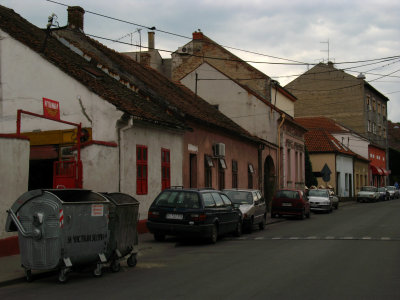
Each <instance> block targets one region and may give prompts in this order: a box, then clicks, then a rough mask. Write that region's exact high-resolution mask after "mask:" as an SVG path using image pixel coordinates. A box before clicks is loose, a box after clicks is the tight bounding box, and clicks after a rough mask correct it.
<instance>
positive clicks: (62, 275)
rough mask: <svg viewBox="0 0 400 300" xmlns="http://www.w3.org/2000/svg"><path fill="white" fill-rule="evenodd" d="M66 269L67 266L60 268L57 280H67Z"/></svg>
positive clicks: (61, 281)
mask: <svg viewBox="0 0 400 300" xmlns="http://www.w3.org/2000/svg"><path fill="white" fill-rule="evenodd" d="M68 271H69V270H68V269H67V268H62V269H61V270H60V273H58V282H60V283H66V282H67V281H68Z"/></svg>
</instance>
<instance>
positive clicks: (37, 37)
mask: <svg viewBox="0 0 400 300" xmlns="http://www.w3.org/2000/svg"><path fill="white" fill-rule="evenodd" d="M0 29H1V30H3V31H5V32H7V33H8V34H9V35H10V36H12V37H13V38H14V39H16V40H18V41H19V42H21V43H22V44H24V45H26V46H27V47H29V48H30V49H32V50H33V51H35V52H37V53H38V54H39V55H41V56H42V57H43V58H44V59H46V60H48V61H49V62H50V63H52V64H53V65H55V66H56V67H58V68H59V69H60V70H62V71H63V72H65V73H66V74H68V75H69V76H71V77H72V78H74V79H76V80H77V81H79V82H81V83H82V84H83V85H85V86H86V87H87V88H88V89H89V90H91V91H92V92H93V93H95V94H97V95H99V96H100V97H101V98H103V99H104V100H106V101H108V102H110V103H111V104H113V105H114V106H115V107H116V108H118V109H120V110H121V111H124V112H126V113H129V114H131V115H133V116H135V117H137V118H139V119H141V120H144V121H148V122H152V123H157V124H163V125H165V126H169V127H175V128H176V127H180V128H182V127H183V126H184V124H183V123H182V122H181V121H179V119H177V118H175V117H174V116H171V115H170V114H168V113H167V112H166V111H165V109H163V108H161V107H160V106H157V105H154V104H153V103H151V102H149V101H147V100H146V98H145V97H143V96H140V95H139V94H137V93H135V92H133V91H132V90H131V89H129V88H127V87H124V86H123V85H121V84H120V83H118V82H117V81H115V80H114V79H112V78H111V77H109V76H106V75H105V74H104V73H103V72H99V69H98V68H97V66H96V65H95V64H94V63H93V62H89V61H87V60H86V59H84V58H83V57H81V56H80V55H78V54H76V53H74V52H73V51H71V50H69V49H68V48H67V47H65V46H64V45H63V44H61V43H60V42H59V41H58V40H57V39H55V38H53V37H51V36H50V37H49V38H48V39H47V42H46V44H45V47H43V46H44V41H45V38H46V31H45V30H42V29H40V28H38V27H36V26H34V25H32V24H31V23H29V22H28V21H26V20H25V19H23V18H22V17H21V16H19V15H18V14H16V13H15V12H14V11H13V10H11V9H8V8H6V7H4V6H0Z"/></svg>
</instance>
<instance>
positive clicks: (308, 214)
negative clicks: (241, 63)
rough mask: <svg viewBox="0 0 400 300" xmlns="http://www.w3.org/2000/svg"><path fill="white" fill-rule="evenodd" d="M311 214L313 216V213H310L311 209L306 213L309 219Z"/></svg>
mask: <svg viewBox="0 0 400 300" xmlns="http://www.w3.org/2000/svg"><path fill="white" fill-rule="evenodd" d="M310 216H311V214H310V211H308V213H306V217H307V219H309V218H310Z"/></svg>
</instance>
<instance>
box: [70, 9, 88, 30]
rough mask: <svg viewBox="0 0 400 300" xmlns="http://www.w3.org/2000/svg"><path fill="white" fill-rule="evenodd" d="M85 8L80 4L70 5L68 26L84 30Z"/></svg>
mask: <svg viewBox="0 0 400 300" xmlns="http://www.w3.org/2000/svg"><path fill="white" fill-rule="evenodd" d="M84 14H85V10H84V9H83V8H82V7H80V6H68V28H70V29H75V30H80V31H82V32H83V15H84Z"/></svg>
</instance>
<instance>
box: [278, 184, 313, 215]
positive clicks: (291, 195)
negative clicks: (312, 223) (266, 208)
mask: <svg viewBox="0 0 400 300" xmlns="http://www.w3.org/2000/svg"><path fill="white" fill-rule="evenodd" d="M283 215H288V216H299V217H300V218H301V219H305V218H309V217H310V203H309V202H308V199H307V196H306V195H305V194H304V192H303V191H301V190H292V189H283V190H279V191H277V192H276V194H275V196H274V198H273V199H272V204H271V217H272V218H274V217H275V216H278V217H280V216H283Z"/></svg>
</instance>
